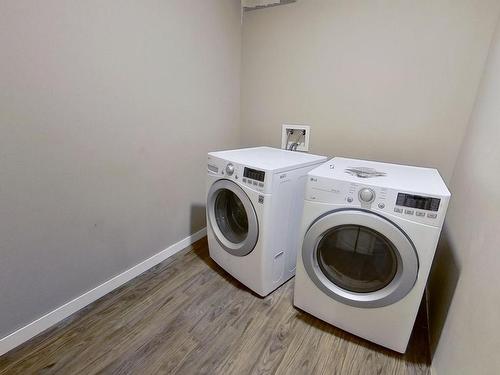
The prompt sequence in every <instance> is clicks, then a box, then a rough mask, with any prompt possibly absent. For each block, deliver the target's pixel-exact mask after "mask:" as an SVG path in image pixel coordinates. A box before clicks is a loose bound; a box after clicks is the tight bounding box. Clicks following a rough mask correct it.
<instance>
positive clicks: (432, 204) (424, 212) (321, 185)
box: [305, 176, 448, 226]
mask: <svg viewBox="0 0 500 375" xmlns="http://www.w3.org/2000/svg"><path fill="white" fill-rule="evenodd" d="M305 198H306V199H307V200H310V201H315V202H320V203H328V204H332V205H337V206H338V207H337V208H342V207H345V208H349V207H353V208H361V209H366V210H372V211H375V212H379V213H384V214H388V215H395V216H398V217H402V218H404V219H407V220H410V221H414V222H419V223H422V224H428V225H432V226H440V225H441V224H442V222H443V221H444V215H445V213H446V208H447V204H448V199H446V198H444V197H437V196H430V195H425V194H419V193H414V192H408V191H398V190H394V189H389V188H386V187H380V186H373V185H367V184H361V183H354V182H349V181H339V180H332V179H327V178H323V177H314V176H309V177H308V181H307V189H306V197H305Z"/></svg>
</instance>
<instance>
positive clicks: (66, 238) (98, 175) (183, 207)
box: [0, 0, 241, 337]
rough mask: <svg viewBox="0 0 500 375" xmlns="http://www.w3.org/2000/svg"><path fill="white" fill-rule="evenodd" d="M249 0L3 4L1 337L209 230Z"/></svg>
mask: <svg viewBox="0 0 500 375" xmlns="http://www.w3.org/2000/svg"><path fill="white" fill-rule="evenodd" d="M240 21H241V18H240V4H239V1H237V0H196V1H195V0H190V1H186V0H168V1H148V0H143V1H96V0H91V1H64V0H48V1H25V0H4V1H2V2H1V4H0V49H1V58H0V132H1V136H0V176H1V179H0V306H1V308H0V337H3V336H5V335H6V334H8V333H10V332H12V331H14V330H15V329H17V328H19V327H20V326H23V325H25V324H27V323H29V322H31V321H32V320H34V319H36V318H38V317H39V316H41V315H42V314H44V313H46V312H48V311H50V310H52V309H54V308H56V307H58V306H60V305H61V304H63V303H65V302H67V301H68V300H71V299H73V298H74V297H76V296H78V295H80V294H82V293H84V292H85V291H87V290H89V289H91V288H93V287H95V286H97V285H98V284H100V283H102V282H104V281H105V280H107V279H109V278H111V277H112V276H114V275H116V274H118V273H120V272H122V271H124V270H125V269H127V268H129V267H131V266H133V265H135V264H137V263H139V262H140V261H142V260H144V259H146V258H147V257H149V256H151V255H153V254H155V253H157V252H158V251H161V250H163V249H165V248H166V247H168V246H170V245H171V244H173V243H175V242H177V241H179V240H181V239H182V238H185V237H186V236H188V235H189V234H190V233H192V232H194V231H196V230H199V229H200V228H202V227H203V226H204V225H205V222H204V211H203V205H204V195H205V176H206V167H205V159H206V152H207V151H208V150H214V149H221V148H230V147H235V146H237V145H238V144H239V128H238V127H239V113H240V111H239V103H240V98H239V95H240V82H239V80H240V78H239V77H240V57H241V48H240V47H241V29H240V28H241V24H240Z"/></svg>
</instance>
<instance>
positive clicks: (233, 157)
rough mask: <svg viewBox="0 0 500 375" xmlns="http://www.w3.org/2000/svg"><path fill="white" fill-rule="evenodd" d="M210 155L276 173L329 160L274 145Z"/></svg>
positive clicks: (324, 157) (217, 152) (211, 153)
mask: <svg viewBox="0 0 500 375" xmlns="http://www.w3.org/2000/svg"><path fill="white" fill-rule="evenodd" d="M208 155H209V156H213V157H216V158H220V159H224V160H227V161H228V162H233V163H238V164H243V165H246V166H249V167H253V168H258V169H265V170H267V171H271V172H275V173H276V172H282V171H286V170H290V169H295V168H301V167H306V166H308V165H314V164H318V163H322V162H324V161H326V160H327V158H326V156H319V155H312V154H306V153H303V152H296V151H287V150H281V149H278V148H272V147H252V148H242V149H238V150H227V151H216V152H209V153H208Z"/></svg>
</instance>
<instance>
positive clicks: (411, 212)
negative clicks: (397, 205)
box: [405, 210, 415, 215]
mask: <svg viewBox="0 0 500 375" xmlns="http://www.w3.org/2000/svg"><path fill="white" fill-rule="evenodd" d="M414 212H415V211H413V210H405V214H406V215H413V213H414Z"/></svg>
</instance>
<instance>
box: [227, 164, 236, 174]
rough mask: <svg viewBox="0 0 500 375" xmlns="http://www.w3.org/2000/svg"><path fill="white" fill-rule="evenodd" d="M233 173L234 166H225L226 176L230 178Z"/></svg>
mask: <svg viewBox="0 0 500 375" xmlns="http://www.w3.org/2000/svg"><path fill="white" fill-rule="evenodd" d="M233 173H234V165H232V164H231V163H229V164H228V165H226V174H227V175H228V176H231V175H232V174H233Z"/></svg>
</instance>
